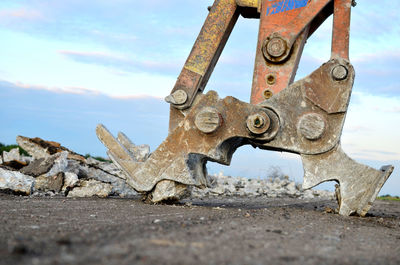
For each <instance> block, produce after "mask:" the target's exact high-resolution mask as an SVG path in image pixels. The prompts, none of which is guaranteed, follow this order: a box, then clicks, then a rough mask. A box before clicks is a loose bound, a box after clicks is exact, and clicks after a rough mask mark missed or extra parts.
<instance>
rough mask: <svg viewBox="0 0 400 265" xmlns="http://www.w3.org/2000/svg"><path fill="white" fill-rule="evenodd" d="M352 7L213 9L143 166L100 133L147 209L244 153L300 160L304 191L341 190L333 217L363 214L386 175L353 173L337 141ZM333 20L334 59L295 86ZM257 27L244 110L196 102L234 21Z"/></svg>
mask: <svg viewBox="0 0 400 265" xmlns="http://www.w3.org/2000/svg"><path fill="white" fill-rule="evenodd" d="M352 4H354V3H353V1H352V0H308V1H307V0H215V2H214V5H213V6H212V7H211V9H210V12H209V15H208V17H207V19H206V21H205V23H204V26H203V28H202V29H201V32H200V34H199V36H198V38H197V40H196V42H195V44H194V46H193V49H192V51H191V53H190V55H189V57H188V59H187V61H186V63H185V65H184V67H183V69H182V71H181V73H180V75H179V77H178V80H177V82H176V84H175V86H174V88H173V89H172V91H171V94H170V95H169V96H167V97H166V101H167V102H168V103H170V104H171V108H170V127H169V134H168V137H167V138H166V139H165V141H164V142H163V143H162V144H161V145H160V146H159V147H158V148H157V149H156V150H155V151H154V152H153V153H152V154H151V156H150V157H149V158H147V160H145V161H138V159H137V158H135V155H134V154H133V153H132V152H130V150H131V149H132V148H133V147H134V145H133V144H132V143H131V142H130V141H129V139H127V137H126V136H124V135H123V134H119V135H118V139H115V138H114V137H113V136H112V135H111V134H110V133H109V132H108V131H107V129H106V128H105V127H104V126H102V125H99V126H98V127H97V135H98V137H99V139H100V140H101V141H102V142H103V143H104V144H105V145H106V147H107V148H108V149H109V151H108V155H109V156H110V158H111V159H112V160H113V161H114V162H115V163H116V164H117V165H119V166H120V167H121V168H122V169H123V170H124V171H125V172H126V173H127V175H128V178H127V182H128V184H130V185H131V186H132V187H133V188H135V189H136V190H137V191H139V192H142V193H144V194H146V195H147V197H148V199H149V200H151V201H153V202H159V201H162V200H166V199H171V198H172V199H179V198H180V197H181V196H183V194H185V192H186V190H187V188H188V186H191V185H194V186H198V187H201V186H206V185H207V169H206V162H207V161H214V162H218V163H221V164H226V165H229V164H230V161H231V158H232V155H233V153H234V152H235V150H236V149H237V148H238V147H240V146H242V145H245V144H250V145H252V146H254V147H259V148H261V149H266V150H275V151H286V152H291V153H296V154H299V155H300V156H301V158H302V162H303V167H304V183H303V187H304V188H306V189H307V188H311V187H314V186H316V185H318V184H320V183H321V182H324V181H329V180H333V181H336V182H338V183H339V185H340V190H339V191H338V192H339V193H340V198H341V199H340V201H339V213H340V214H342V215H350V214H353V213H357V214H359V215H362V216H363V215H365V214H366V213H367V211H368V210H369V209H370V207H371V205H372V202H373V201H374V200H375V198H376V196H377V194H378V192H379V190H380V189H381V187H382V186H383V184H384V183H385V181H386V179H387V178H388V177H389V176H390V174H391V173H392V171H393V167H392V166H384V167H382V168H381V169H380V170H376V169H373V168H371V167H368V166H365V165H362V164H359V163H357V162H355V161H354V160H352V159H351V158H349V157H348V156H347V155H346V154H345V153H344V152H343V150H342V149H341V146H340V137H341V134H342V128H343V124H344V120H345V116H346V112H347V109H348V105H349V100H350V95H351V90H352V87H353V81H354V75H355V73H354V69H353V67H352V65H351V64H350V62H349V28H350V12H351V6H352ZM332 14H333V33H332V50H331V59H330V60H329V61H328V62H326V63H324V64H323V65H322V66H320V67H319V68H318V69H316V70H315V71H314V72H313V73H311V74H310V75H309V76H307V77H305V78H303V79H301V80H299V81H296V82H294V83H293V80H294V78H295V74H296V70H297V67H298V64H299V60H300V57H301V54H302V51H303V47H304V45H305V42H306V40H307V39H308V38H309V37H310V36H311V34H312V33H313V32H314V31H315V30H316V29H317V28H318V27H319V26H320V25H321V24H322V22H323V21H325V19H326V18H327V17H329V16H330V15H332ZM239 15H242V16H244V17H250V18H259V19H260V28H259V35H258V43H257V52H256V59H255V68H254V76H253V85H252V89H251V97H250V103H246V102H242V101H240V100H238V99H236V98H234V97H226V98H224V99H220V98H219V97H218V95H217V93H216V92H214V91H210V92H208V93H207V94H203V93H202V91H203V90H204V88H205V86H206V84H207V81H208V79H209V77H210V75H211V73H212V71H213V69H214V66H215V64H216V63H217V61H218V58H219V56H220V54H221V52H222V50H223V48H224V46H225V44H226V41H227V39H228V38H229V35H230V33H231V31H232V29H233V27H234V25H235V23H236V21H237V19H238V16H239Z"/></svg>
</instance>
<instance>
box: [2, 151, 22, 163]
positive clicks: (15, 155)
mask: <svg viewBox="0 0 400 265" xmlns="http://www.w3.org/2000/svg"><path fill="white" fill-rule="evenodd" d="M10 161H21V156H20V154H19V149H18V148H14V149H11V150H10V151H9V152H7V151H3V162H10ZM3 162H2V163H3Z"/></svg>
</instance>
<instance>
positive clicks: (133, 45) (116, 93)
mask: <svg viewBox="0 0 400 265" xmlns="http://www.w3.org/2000/svg"><path fill="white" fill-rule="evenodd" d="M212 2H213V1H210V0H201V1H200V0H169V1H162V0H147V1H136V0H130V1H128V0H114V1H108V0H107V1H106V0H96V1H94V0H87V1H78V0H57V1H43V0H18V1H15V0H2V1H1V2H0V36H1V42H0V58H1V59H0V95H1V98H2V103H1V104H0V120H1V121H2V124H7V126H5V127H4V128H2V129H1V131H0V142H3V143H14V142H15V136H16V135H18V134H21V135H26V136H30V137H35V136H39V137H42V138H45V139H49V140H55V141H59V142H61V143H62V144H63V145H65V146H67V147H69V148H71V149H73V150H75V151H77V152H80V153H92V154H96V155H105V148H104V147H103V146H102V145H101V143H100V142H99V141H98V140H97V138H96V136H95V133H94V129H95V126H96V124H97V123H99V122H101V123H104V124H105V125H106V126H107V127H108V128H109V129H110V130H111V131H112V132H113V133H116V132H117V131H119V130H121V131H124V132H125V133H126V134H127V135H128V136H129V137H131V139H132V140H133V141H134V142H135V143H138V144H141V143H148V144H150V145H151V147H152V149H153V150H154V149H155V148H156V147H157V146H158V144H160V143H161V142H162V140H163V139H164V138H165V136H166V135H167V126H168V105H167V104H166V103H164V102H163V100H162V98H164V97H165V96H166V95H168V93H169V91H170V90H171V88H172V87H173V85H174V83H175V80H176V77H177V76H178V74H179V72H180V69H181V67H182V66H183V64H184V62H185V60H186V57H187V55H188V54H189V52H190V49H191V47H192V45H193V43H194V40H195V39H196V37H197V34H198V32H199V30H200V28H201V26H202V24H203V22H204V19H205V17H206V16H207V13H208V11H207V6H209V5H211V4H212ZM382 6H385V7H386V8H385V9H382V8H381V7H382ZM399 9H400V2H398V1H389V0H385V1H372V0H362V1H361V0H360V1H358V5H357V6H356V7H355V8H353V11H352V26H351V41H350V59H351V62H352V63H353V65H354V67H355V70H356V81H355V84H354V88H353V95H352V99H351V103H350V108H349V113H348V115H347V120H346V124H345V127H344V132H343V138H342V145H343V148H344V150H345V151H346V152H347V153H348V154H349V155H350V156H351V157H353V158H355V159H357V160H358V161H362V162H364V163H367V164H369V165H371V166H374V167H379V166H380V165H383V164H387V163H392V164H395V166H397V169H396V170H395V173H394V174H393V175H392V177H391V178H390V179H389V181H388V183H387V184H386V185H385V187H384V189H383V192H387V193H392V194H398V195H400V174H399V173H398V171H399V170H400V169H399V168H400V165H399V159H400V141H399V136H398V134H399V131H400V130H399V127H400V67H399V65H400V27H399V26H398V25H400V15H399V13H398V10H399ZM331 24H332V21H331V19H328V20H327V22H326V23H324V25H322V27H321V28H320V29H319V30H318V31H317V32H316V33H315V34H314V35H313V36H312V37H311V38H310V39H309V40H308V42H307V44H306V48H305V50H304V54H303V58H302V61H301V63H300V67H299V71H298V75H297V78H301V77H304V76H305V75H307V74H309V73H310V72H311V71H313V70H314V69H316V68H318V67H319V66H320V65H321V64H322V63H323V62H325V61H327V60H328V59H329V56H330V40H331ZM257 31H258V20H246V19H243V18H240V19H239V21H238V23H237V26H236V27H235V29H234V31H233V33H232V36H231V38H230V39H229V41H228V43H227V46H226V49H225V50H224V52H223V54H222V56H221V58H220V61H219V63H218V64H217V67H216V68H215V71H214V73H213V76H212V77H211V79H210V82H209V84H208V87H207V90H209V89H212V90H216V91H218V93H219V94H220V96H221V97H224V96H228V95H233V96H235V97H237V98H239V99H241V100H244V101H248V99H249V96H250V87H251V80H252V72H253V65H254V57H255V46H256V41H257ZM3 126H4V125H3ZM249 165H251V166H249ZM271 166H279V167H280V168H281V169H282V170H283V171H284V173H286V174H289V175H290V176H291V177H293V178H295V179H296V180H298V181H301V176H302V169H301V162H300V161H299V159H298V158H297V157H296V156H293V155H287V154H280V153H271V152H265V151H260V150H253V149H252V148H249V147H244V148H242V149H240V150H239V151H238V153H237V154H235V156H234V159H233V162H232V166H231V167H229V168H228V167H223V166H216V165H211V166H210V171H211V172H217V171H219V170H223V171H224V172H225V173H227V174H232V175H242V176H244V175H246V176H251V177H265V176H267V175H268V172H269V171H271Z"/></svg>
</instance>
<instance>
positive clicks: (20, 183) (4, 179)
mask: <svg viewBox="0 0 400 265" xmlns="http://www.w3.org/2000/svg"><path fill="white" fill-rule="evenodd" d="M34 181H35V179H34V178H33V177H31V176H28V175H24V174H22V173H20V172H18V171H10V170H6V169H3V168H0V189H1V190H12V191H14V192H18V193H24V194H27V195H29V194H31V192H32V187H33V183H34Z"/></svg>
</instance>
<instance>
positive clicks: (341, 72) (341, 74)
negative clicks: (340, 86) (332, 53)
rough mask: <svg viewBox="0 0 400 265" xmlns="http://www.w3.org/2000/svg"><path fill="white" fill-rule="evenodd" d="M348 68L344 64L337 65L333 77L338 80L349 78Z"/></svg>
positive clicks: (333, 70)
mask: <svg viewBox="0 0 400 265" xmlns="http://www.w3.org/2000/svg"><path fill="white" fill-rule="evenodd" d="M347 74H348V70H347V68H346V67H345V66H344V65H341V64H339V65H336V66H335V67H334V68H333V69H332V77H333V79H335V80H336V81H341V80H344V79H346V78H347Z"/></svg>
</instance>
